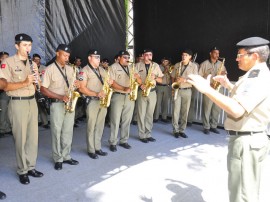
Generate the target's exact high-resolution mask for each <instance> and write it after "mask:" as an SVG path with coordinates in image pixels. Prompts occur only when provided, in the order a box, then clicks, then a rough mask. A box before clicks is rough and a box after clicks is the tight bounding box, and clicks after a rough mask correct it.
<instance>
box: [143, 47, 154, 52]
mask: <svg viewBox="0 0 270 202" xmlns="http://www.w3.org/2000/svg"><path fill="white" fill-rule="evenodd" d="M148 52H151V53H153V51H152V50H151V49H149V48H146V49H144V50H143V53H148Z"/></svg>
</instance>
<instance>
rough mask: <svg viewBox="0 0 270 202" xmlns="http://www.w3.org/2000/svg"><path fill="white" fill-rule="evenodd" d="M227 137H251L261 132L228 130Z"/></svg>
mask: <svg viewBox="0 0 270 202" xmlns="http://www.w3.org/2000/svg"><path fill="white" fill-rule="evenodd" d="M227 132H228V134H229V135H252V134H255V133H262V132H263V131H233V130H228V131H227Z"/></svg>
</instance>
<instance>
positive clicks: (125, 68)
mask: <svg viewBox="0 0 270 202" xmlns="http://www.w3.org/2000/svg"><path fill="white" fill-rule="evenodd" d="M119 65H120V66H121V67H122V69H123V70H124V71H125V72H126V74H127V75H128V77H129V69H128V66H127V67H124V66H123V65H121V64H120V62H119Z"/></svg>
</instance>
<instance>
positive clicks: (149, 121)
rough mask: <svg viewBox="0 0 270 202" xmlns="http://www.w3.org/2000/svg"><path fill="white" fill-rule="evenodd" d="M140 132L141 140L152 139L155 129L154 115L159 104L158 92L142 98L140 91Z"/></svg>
mask: <svg viewBox="0 0 270 202" xmlns="http://www.w3.org/2000/svg"><path fill="white" fill-rule="evenodd" d="M137 102H138V116H137V119H138V130H139V137H140V139H143V138H149V137H151V132H152V128H153V115H154V111H155V107H156V102H157V94H156V91H152V92H150V93H149V96H148V97H143V96H142V91H141V90H139V91H138V98H137Z"/></svg>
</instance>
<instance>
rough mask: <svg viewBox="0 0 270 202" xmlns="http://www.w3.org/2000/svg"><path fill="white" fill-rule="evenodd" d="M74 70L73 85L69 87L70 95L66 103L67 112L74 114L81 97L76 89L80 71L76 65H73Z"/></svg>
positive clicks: (68, 94)
mask: <svg viewBox="0 0 270 202" xmlns="http://www.w3.org/2000/svg"><path fill="white" fill-rule="evenodd" d="M72 68H73V75H72V82H71V85H69V88H68V93H67V96H68V102H66V103H65V111H66V112H69V113H72V112H74V110H75V107H76V103H77V100H78V98H79V97H81V95H80V93H79V92H77V91H76V89H75V87H74V83H75V81H76V77H77V71H78V70H77V68H76V67H75V66H74V65H72Z"/></svg>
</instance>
